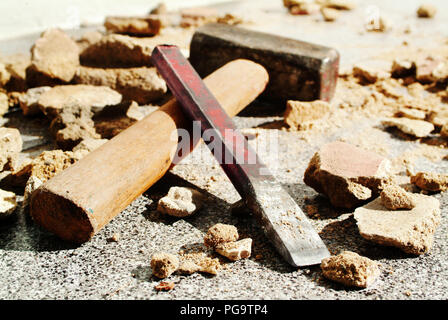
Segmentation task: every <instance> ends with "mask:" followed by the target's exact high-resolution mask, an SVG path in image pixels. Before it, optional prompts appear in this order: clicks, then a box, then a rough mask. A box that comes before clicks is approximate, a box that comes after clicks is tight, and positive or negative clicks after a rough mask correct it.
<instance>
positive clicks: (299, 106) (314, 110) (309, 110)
mask: <svg viewBox="0 0 448 320" xmlns="http://www.w3.org/2000/svg"><path fill="white" fill-rule="evenodd" d="M329 112H330V105H329V104H328V102H325V101H322V100H316V101H311V102H302V101H293V100H289V101H288V102H287V103H286V111H285V114H284V119H285V120H284V121H285V123H286V124H287V125H289V126H290V127H291V128H292V129H296V130H304V129H309V128H311V127H312V126H313V124H314V123H315V122H316V121H317V120H320V119H323V118H324V117H325V116H327V115H328V113H329Z"/></svg>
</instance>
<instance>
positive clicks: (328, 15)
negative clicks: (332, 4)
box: [320, 7, 341, 21]
mask: <svg viewBox="0 0 448 320" xmlns="http://www.w3.org/2000/svg"><path fill="white" fill-rule="evenodd" d="M320 13H321V14H322V17H323V18H324V20H325V21H335V20H337V19H338V18H339V16H340V15H341V13H340V11H339V10H337V9H333V8H327V7H322V8H321V9H320Z"/></svg>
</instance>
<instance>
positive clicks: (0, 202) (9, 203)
mask: <svg viewBox="0 0 448 320" xmlns="http://www.w3.org/2000/svg"><path fill="white" fill-rule="evenodd" d="M16 208H17V201H16V195H15V193H13V192H9V191H5V190H2V189H0V220H2V219H5V218H7V217H9V216H10V215H11V214H12V213H13V212H14V210H15V209H16Z"/></svg>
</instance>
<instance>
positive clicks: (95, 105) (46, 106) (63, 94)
mask: <svg viewBox="0 0 448 320" xmlns="http://www.w3.org/2000/svg"><path fill="white" fill-rule="evenodd" d="M121 100H122V96H121V94H119V93H118V92H116V91H115V90H112V89H111V88H109V87H105V86H90V85H83V84H77V85H66V86H56V87H53V88H51V90H48V91H46V92H44V93H43V94H42V95H41V96H40V98H39V101H38V104H39V107H40V109H41V110H42V112H43V113H44V114H45V115H47V116H48V117H50V118H54V117H55V116H57V115H58V114H59V113H60V112H61V111H62V110H63V109H64V108H65V107H67V106H71V105H77V106H79V107H88V108H90V110H92V111H93V112H99V111H100V110H101V109H103V108H104V107H105V106H109V105H116V104H119V103H120V102H121Z"/></svg>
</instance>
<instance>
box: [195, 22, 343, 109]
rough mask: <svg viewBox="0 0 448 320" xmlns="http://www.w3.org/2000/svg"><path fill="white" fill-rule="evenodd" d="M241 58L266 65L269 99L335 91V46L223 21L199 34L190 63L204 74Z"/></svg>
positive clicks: (320, 95)
mask: <svg viewBox="0 0 448 320" xmlns="http://www.w3.org/2000/svg"><path fill="white" fill-rule="evenodd" d="M239 58H243V59H248V60H252V61H254V62H257V63H259V64H261V65H262V66H264V67H265V68H266V70H267V71H268V73H269V79H270V81H269V84H268V87H267V88H266V90H265V92H264V94H263V97H264V98H266V99H267V100H273V101H278V102H285V101H286V100H301V101H312V100H318V99H319V100H325V101H330V100H331V98H332V97H333V95H334V91H335V88H336V81H337V77H338V68H339V53H338V52H337V51H336V50H335V49H332V48H328V47H324V46H320V45H316V44H312V43H308V42H303V41H298V40H294V39H289V38H284V37H279V36H274V35H270V34H267V33H262V32H256V31H250V30H245V29H242V28H238V27H234V26H228V25H224V24H218V23H211V24H207V25H205V26H203V27H201V28H199V29H198V30H197V31H196V33H195V34H194V36H193V39H192V41H191V45H190V62H191V64H192V65H193V67H194V68H195V69H196V71H197V72H198V73H199V74H200V75H201V77H205V76H207V75H208V74H210V73H211V72H212V71H213V70H216V69H217V68H219V67H221V66H223V65H224V64H226V63H227V62H229V61H232V60H235V59H239Z"/></svg>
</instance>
